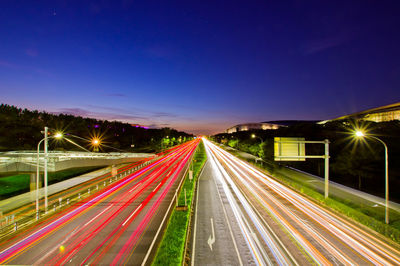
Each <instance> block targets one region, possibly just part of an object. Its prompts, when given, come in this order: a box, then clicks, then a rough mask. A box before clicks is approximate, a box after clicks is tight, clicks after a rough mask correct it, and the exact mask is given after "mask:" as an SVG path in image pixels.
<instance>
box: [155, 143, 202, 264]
mask: <svg viewBox="0 0 400 266" xmlns="http://www.w3.org/2000/svg"><path fill="white" fill-rule="evenodd" d="M206 159H207V155H206V152H205V149H204V144H203V142H200V144H199V146H198V148H197V150H196V153H195V154H194V157H193V162H192V163H193V180H189V178H188V176H186V177H185V181H184V182H183V185H182V189H181V193H180V194H179V200H178V201H179V205H184V204H185V190H186V204H187V207H188V209H187V211H177V210H176V209H174V210H173V211H172V214H171V217H170V219H169V222H168V225H167V228H166V230H165V232H164V236H163V239H162V241H161V244H160V246H159V248H158V250H157V253H156V256H155V257H154V260H153V263H152V265H182V261H183V259H184V258H183V256H184V248H185V241H186V236H187V230H188V225H189V219H190V213H191V211H192V210H191V207H192V200H193V195H194V189H195V186H196V182H197V178H198V176H199V174H200V172H201V169H202V168H203V166H204V163H205V162H206Z"/></svg>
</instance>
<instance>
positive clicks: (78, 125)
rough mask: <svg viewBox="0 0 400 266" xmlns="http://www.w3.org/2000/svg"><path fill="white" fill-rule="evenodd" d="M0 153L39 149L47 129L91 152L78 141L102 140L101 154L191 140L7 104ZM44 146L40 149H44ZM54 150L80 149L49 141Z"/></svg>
mask: <svg viewBox="0 0 400 266" xmlns="http://www.w3.org/2000/svg"><path fill="white" fill-rule="evenodd" d="M0 124H1V126H0V151H10V150H36V148H37V144H38V142H39V141H40V140H41V139H42V138H43V133H41V131H43V129H44V127H45V126H47V127H49V129H50V131H51V132H52V133H54V132H56V131H61V132H63V133H64V134H65V136H66V137H67V138H68V139H71V140H72V141H74V142H76V143H77V144H79V145H81V146H82V147H84V148H86V149H89V150H92V149H93V147H92V146H91V144H90V141H85V140H82V139H79V138H77V137H75V136H78V137H80V138H84V139H88V140H90V139H92V138H94V137H98V138H100V139H101V145H100V151H103V152H113V151H114V152H115V151H118V149H119V150H121V151H131V152H155V151H160V149H161V148H167V147H169V146H173V145H176V144H179V143H181V142H184V141H186V140H188V139H189V138H192V137H193V136H192V135H190V134H187V133H185V132H179V131H177V130H175V129H171V128H162V129H145V128H142V127H136V126H135V125H130V124H128V123H122V122H117V121H112V122H110V121H107V120H97V119H92V118H83V117H79V116H73V115H67V114H59V115H55V114H49V113H46V112H39V111H30V110H27V109H20V108H17V107H15V106H10V105H7V104H1V105H0ZM42 148H43V146H42V147H41V149H42ZM50 149H51V150H79V148H78V147H77V146H75V145H73V144H71V143H69V142H68V141H65V140H64V141H56V140H54V139H53V140H52V141H50Z"/></svg>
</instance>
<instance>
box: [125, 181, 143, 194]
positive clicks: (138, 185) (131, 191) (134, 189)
mask: <svg viewBox="0 0 400 266" xmlns="http://www.w3.org/2000/svg"><path fill="white" fill-rule="evenodd" d="M141 184H142V182H140V183H139V184H137V185H136V186H134V187H133V188H132V189H131V190H129V191H128V192H129V193H131V192H132V191H134V190H135V188H137V187H138V186H140V185H141Z"/></svg>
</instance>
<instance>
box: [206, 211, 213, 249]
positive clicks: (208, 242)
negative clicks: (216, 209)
mask: <svg viewBox="0 0 400 266" xmlns="http://www.w3.org/2000/svg"><path fill="white" fill-rule="evenodd" d="M210 220H211V235H210V237H209V238H208V240H207V244H208V245H209V246H210V249H211V251H212V245H213V244H214V243H215V232H214V222H213V218H210Z"/></svg>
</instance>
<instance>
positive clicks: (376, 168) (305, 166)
mask: <svg viewBox="0 0 400 266" xmlns="http://www.w3.org/2000/svg"><path fill="white" fill-rule="evenodd" d="M360 123H361V122H359V121H334V122H330V123H326V124H324V125H319V124H315V123H302V124H297V125H293V126H290V127H283V128H280V129H277V130H254V131H242V132H236V133H233V134H217V135H215V136H213V137H212V139H214V140H215V141H216V142H219V143H223V144H226V145H229V146H231V147H233V148H236V149H239V150H241V151H245V152H248V153H251V154H254V155H256V156H259V157H261V158H262V159H264V160H266V161H273V160H274V137H304V138H305V139H306V140H324V139H328V140H329V141H330V145H329V152H330V156H331V157H330V179H331V180H332V181H335V182H338V183H341V184H344V185H346V186H350V187H354V188H356V189H360V190H363V191H365V192H368V193H372V194H375V195H378V196H381V197H383V196H384V188H385V178H384V177H385V174H384V169H385V168H384V167H385V159H384V146H383V145H382V143H380V142H378V141H376V140H374V139H372V138H364V139H363V140H361V139H357V138H356V137H355V136H354V128H356V127H358V128H364V129H365V130H366V131H368V133H367V134H369V135H372V136H376V137H378V138H380V139H381V140H383V141H384V142H385V143H386V145H387V146H388V151H389V184H390V185H389V188H390V193H389V194H390V198H391V199H392V200H396V201H400V194H399V193H398V191H397V190H398V188H399V187H400V141H399V140H400V139H399V137H400V122H399V121H392V122H381V123H373V122H362V124H360ZM252 134H255V135H256V136H257V137H256V138H252V137H251V135H252ZM258 137H260V138H261V139H262V140H263V142H262V143H261V139H259V138H258ZM306 154H307V155H323V154H324V145H323V144H306ZM280 163H281V164H285V165H288V166H292V167H295V168H297V169H301V170H304V171H307V172H309V173H312V174H315V175H318V176H321V177H323V176H324V160H322V159H307V160H306V161H302V162H280Z"/></svg>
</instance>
